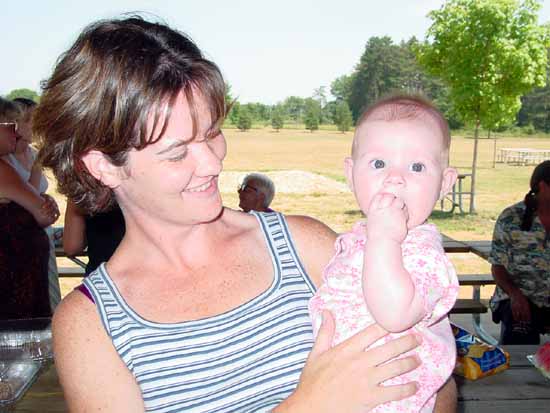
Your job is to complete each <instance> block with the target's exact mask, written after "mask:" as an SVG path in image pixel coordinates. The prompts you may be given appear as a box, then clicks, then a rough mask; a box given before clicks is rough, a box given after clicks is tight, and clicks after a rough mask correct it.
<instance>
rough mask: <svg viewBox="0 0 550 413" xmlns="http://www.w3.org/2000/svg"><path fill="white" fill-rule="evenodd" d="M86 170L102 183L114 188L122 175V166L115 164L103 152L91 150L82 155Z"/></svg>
mask: <svg viewBox="0 0 550 413" xmlns="http://www.w3.org/2000/svg"><path fill="white" fill-rule="evenodd" d="M81 159H82V162H84V165H86V169H88V172H89V173H90V174H91V175H92V176H93V177H94V178H95V179H97V180H98V181H100V182H101V183H102V184H103V185H105V186H108V187H109V188H116V187H117V186H118V185H119V184H120V180H121V177H122V175H121V174H122V172H123V171H122V167H119V166H115V165H113V164H112V163H111V161H110V160H109V159H107V157H106V156H105V154H103V152H100V151H96V150H91V151H88V152H87V153H85V154H84V155H83V156H82V158H81Z"/></svg>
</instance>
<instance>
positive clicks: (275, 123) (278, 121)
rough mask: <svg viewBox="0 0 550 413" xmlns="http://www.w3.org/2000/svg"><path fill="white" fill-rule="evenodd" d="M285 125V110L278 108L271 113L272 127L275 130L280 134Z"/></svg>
mask: <svg viewBox="0 0 550 413" xmlns="http://www.w3.org/2000/svg"><path fill="white" fill-rule="evenodd" d="M284 123H285V118H284V115H283V110H282V108H281V107H279V106H276V107H275V108H274V109H273V112H272V113H271V126H272V127H273V129H275V130H276V131H277V132H279V129H282V128H283V126H284Z"/></svg>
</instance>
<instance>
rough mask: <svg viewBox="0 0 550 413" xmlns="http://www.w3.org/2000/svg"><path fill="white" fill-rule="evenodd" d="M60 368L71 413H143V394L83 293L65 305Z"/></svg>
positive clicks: (57, 345)
mask: <svg viewBox="0 0 550 413" xmlns="http://www.w3.org/2000/svg"><path fill="white" fill-rule="evenodd" d="M52 329H53V343H54V354H55V365H56V369H57V373H58V376H59V381H60V383H61V386H62V387H63V392H64V396H65V400H66V402H67V405H68V407H69V410H70V411H71V412H104V413H105V412H107V413H108V412H113V413H115V412H116V413H119V412H143V411H144V405H143V399H142V397H141V392H140V389H139V386H138V384H137V383H136V381H135V380H134V377H133V376H132V374H131V373H130V371H129V370H128V368H127V367H126V365H125V364H124V363H123V362H122V360H121V359H120V357H119V355H118V353H117V352H116V351H115V349H114V347H113V343H112V342H111V340H110V338H109V337H108V336H107V333H106V332H105V330H104V328H103V325H102V323H101V320H100V319H99V315H98V313H97V309H96V308H95V306H94V304H93V303H92V302H91V301H90V300H89V299H88V298H87V297H86V296H84V294H82V293H81V292H80V291H73V292H72V293H70V294H69V295H68V296H67V297H65V299H64V300H63V301H62V302H61V304H60V305H59V306H58V307H57V310H56V312H55V315H54V318H53V323H52Z"/></svg>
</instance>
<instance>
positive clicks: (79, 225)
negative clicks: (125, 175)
mask: <svg viewBox="0 0 550 413" xmlns="http://www.w3.org/2000/svg"><path fill="white" fill-rule="evenodd" d="M124 232H125V226H124V216H123V215H122V211H121V210H120V208H119V206H118V205H114V206H113V208H112V209H110V210H108V211H105V212H99V213H97V214H94V215H90V214H86V213H85V212H84V211H82V210H81V209H80V208H79V207H78V206H77V205H76V204H75V203H74V202H73V201H71V200H70V199H69V200H67V209H66V210H65V226H64V230H63V249H64V250H65V253H66V254H67V255H68V256H69V257H71V256H75V255H78V254H80V253H82V252H83V251H84V250H85V249H86V248H88V250H87V254H86V255H87V256H88V264H87V265H86V275H89V274H90V273H91V272H92V271H94V270H95V269H96V268H97V267H99V265H100V264H101V263H103V262H106V261H109V259H110V258H111V256H112V255H113V253H114V252H115V250H116V249H117V247H118V244H120V241H122V238H123V237H124Z"/></svg>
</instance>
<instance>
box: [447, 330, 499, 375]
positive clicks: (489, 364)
mask: <svg viewBox="0 0 550 413" xmlns="http://www.w3.org/2000/svg"><path fill="white" fill-rule="evenodd" d="M452 328H453V334H454V336H455V342H456V355H457V357H456V366H455V369H454V373H455V374H458V375H460V376H463V377H466V378H467V379H469V380H477V379H479V378H481V377H486V376H491V375H493V374H496V373H499V372H501V371H503V370H506V369H507V368H508V367H510V354H508V353H507V352H506V351H504V350H502V349H501V348H499V347H495V346H491V345H489V344H487V343H485V342H483V341H481V340H480V339H479V338H478V337H476V336H474V335H472V334H470V333H469V332H467V331H466V330H464V329H463V328H461V327H458V326H457V325H454V324H453V325H452Z"/></svg>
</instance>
